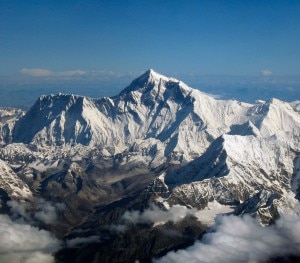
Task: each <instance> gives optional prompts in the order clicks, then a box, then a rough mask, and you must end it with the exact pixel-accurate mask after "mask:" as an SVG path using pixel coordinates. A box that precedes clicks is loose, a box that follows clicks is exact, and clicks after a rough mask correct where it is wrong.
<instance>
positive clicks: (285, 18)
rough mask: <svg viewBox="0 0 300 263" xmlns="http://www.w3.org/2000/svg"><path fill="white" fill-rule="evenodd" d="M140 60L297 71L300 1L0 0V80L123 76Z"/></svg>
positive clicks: (157, 65)
mask: <svg viewBox="0 0 300 263" xmlns="http://www.w3.org/2000/svg"><path fill="white" fill-rule="evenodd" d="M148 68H153V69H155V70H156V71H158V72H161V73H163V74H167V75H171V76H175V77H176V76H177V75H179V76H184V75H186V76H188V75H190V76H194V75H196V76H197V75H230V76H256V75H260V74H261V75H264V76H271V75H273V76H274V75H276V76H277V75H288V76H289V75H298V76H299V75H300V1H299V0H294V1H291V0H280V1H278V0H269V1H268V0H257V1H256V0H251V1H250V0H248V1H247V0H236V1H231V0H223V1H221V0H219V1H214V0H207V1H201V0H198V1H194V0H160V1H158V0H148V1H143V0H139V1H137V0H126V1H125V0H98V1H96V0H82V1H79V0H0V77H1V79H0V80H2V82H5V81H6V80H7V77H8V76H9V77H10V80H11V79H12V78H13V79H19V78H21V77H23V78H24V77H25V76H27V77H28V79H27V83H29V82H30V81H33V82H34V79H35V78H39V80H41V79H43V78H44V80H45V79H46V78H47V79H48V80H49V78H52V79H53V78H61V79H62V78H69V79H70V78H73V79H75V78H77V79H79V78H95V77H98V78H102V79H103V78H113V77H120V76H125V75H126V76H128V78H130V77H131V76H136V75H138V74H139V73H141V72H143V71H145V70H147V69H148ZM29 77H30V78H31V79H30V80H29Z"/></svg>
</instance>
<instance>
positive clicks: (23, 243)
mask: <svg viewBox="0 0 300 263" xmlns="http://www.w3.org/2000/svg"><path fill="white" fill-rule="evenodd" d="M60 245H61V244H60V241H59V240H57V239H56V238H55V237H53V236H52V235H51V234H50V232H48V231H45V230H40V229H38V228H36V227H32V226H30V225H28V224H20V223H17V222H14V221H12V220H11V219H10V218H9V217H8V216H6V215H0V262H2V263H37V262H44V263H52V262H54V258H53V256H52V255H51V254H52V253H54V252H55V251H57V250H58V249H59V248H60Z"/></svg>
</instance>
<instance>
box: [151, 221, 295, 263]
mask: <svg viewBox="0 0 300 263" xmlns="http://www.w3.org/2000/svg"><path fill="white" fill-rule="evenodd" d="M287 255H300V218H299V217H298V216H285V217H282V218H280V219H279V220H277V222H276V224H274V225H272V226H268V227H263V226H261V225H260V223H259V222H258V221H257V220H256V219H254V218H252V217H250V216H244V217H242V218H241V217H237V216H223V217H219V218H218V219H217V221H216V224H215V226H214V227H213V228H212V232H210V233H208V234H206V235H205V236H204V237H203V239H202V240H201V241H198V242H196V243H195V244H194V245H193V246H191V247H189V248H187V249H185V250H178V251H177V252H170V253H168V254H167V255H166V256H165V257H163V258H161V259H160V260H157V261H155V262H156V263H171V262H172V263H174V262H175V263H176V262H199V263H213V262H219V263H227V262H233V263H238V262H245V263H246V262H248V263H250V262H264V261H266V260H268V259H270V258H272V257H276V256H287Z"/></svg>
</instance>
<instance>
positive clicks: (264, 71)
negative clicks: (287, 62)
mask: <svg viewBox="0 0 300 263" xmlns="http://www.w3.org/2000/svg"><path fill="white" fill-rule="evenodd" d="M260 73H261V75H262V76H263V77H269V76H271V75H273V72H272V71H271V70H269V69H263V70H262V71H261V72H260Z"/></svg>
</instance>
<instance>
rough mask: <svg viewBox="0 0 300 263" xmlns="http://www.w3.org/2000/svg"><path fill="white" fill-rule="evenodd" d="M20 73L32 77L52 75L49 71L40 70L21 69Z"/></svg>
mask: <svg viewBox="0 0 300 263" xmlns="http://www.w3.org/2000/svg"><path fill="white" fill-rule="evenodd" d="M20 73H21V74H24V75H28V76H32V77H50V76H52V75H53V72H52V71H51V70H49V69H42V68H22V69H21V70H20Z"/></svg>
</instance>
